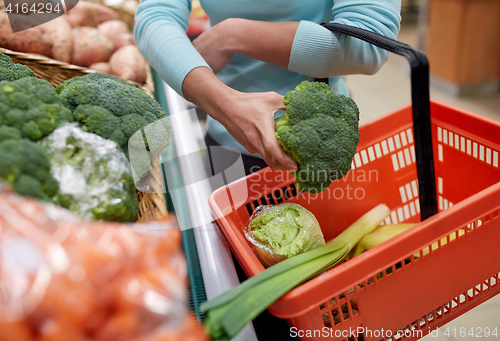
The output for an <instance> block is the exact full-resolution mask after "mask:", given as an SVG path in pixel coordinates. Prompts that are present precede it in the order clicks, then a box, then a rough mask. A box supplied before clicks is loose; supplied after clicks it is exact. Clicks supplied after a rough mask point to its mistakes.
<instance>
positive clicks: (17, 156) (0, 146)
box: [0, 139, 59, 201]
mask: <svg viewBox="0 0 500 341" xmlns="http://www.w3.org/2000/svg"><path fill="white" fill-rule="evenodd" d="M0 160H2V167H0V178H2V179H4V180H6V181H7V182H9V183H10V184H11V185H12V187H13V188H14V191H16V192H17V193H18V194H20V195H24V196H28V197H32V198H36V199H42V200H47V201H50V200H51V199H52V198H53V197H54V196H55V195H56V194H57V191H58V189H59V183H58V182H57V180H56V179H54V177H53V176H52V175H51V173H50V160H49V156H48V155H47V152H46V151H45V150H44V149H43V148H42V147H41V146H39V145H38V144H36V143H34V142H32V141H29V140H27V139H18V140H15V139H10V140H4V141H2V142H0Z"/></svg>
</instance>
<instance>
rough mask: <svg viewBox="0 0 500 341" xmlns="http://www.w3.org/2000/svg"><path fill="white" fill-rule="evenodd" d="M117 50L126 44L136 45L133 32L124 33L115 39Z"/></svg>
mask: <svg viewBox="0 0 500 341" xmlns="http://www.w3.org/2000/svg"><path fill="white" fill-rule="evenodd" d="M113 44H114V45H115V51H116V50H118V49H120V48H121V47H123V46H125V45H135V40H134V35H133V34H132V33H122V34H120V35H119V36H118V37H116V39H114V40H113Z"/></svg>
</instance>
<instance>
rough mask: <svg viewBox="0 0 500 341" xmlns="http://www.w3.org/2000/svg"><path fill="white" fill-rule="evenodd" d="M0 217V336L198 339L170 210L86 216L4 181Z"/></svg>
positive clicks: (30, 340)
mask: <svg viewBox="0 0 500 341" xmlns="http://www.w3.org/2000/svg"><path fill="white" fill-rule="evenodd" d="M0 186H1V185H0ZM0 226H2V229H1V231H0V249H1V250H2V257H1V258H0V269H1V270H2V272H1V274H2V275H1V276H0V287H1V288H2V295H0V306H1V307H2V309H1V311H0V326H1V328H0V340H12V341H14V340H15V341H47V340H52V341H55V340H64V341H69V340H71V341H86V340H96V341H98V340H102V341H111V340H113V341H115V340H116V341H118V340H122V341H139V340H141V341H147V340H151V341H153V340H154V341H171V340H192V341H197V340H199V341H202V340H203V341H204V340H208V337H207V335H206V334H205V332H204V331H203V328H202V327H201V326H200V325H199V324H198V323H197V322H196V319H195V317H194V316H192V314H191V313H190V312H189V311H188V306H187V297H188V295H187V271H186V261H185V258H184V255H183V254H182V251H181V246H180V240H181V232H180V230H179V228H178V226H177V224H176V222H175V220H173V219H172V218H171V216H170V218H167V220H161V221H155V222H151V223H147V224H134V225H122V224H118V223H109V222H93V223H91V222H88V221H84V220H81V219H79V218H78V217H76V216H74V215H72V214H71V213H70V212H69V211H66V210H64V209H62V208H58V207H56V206H53V205H43V204H41V203H40V202H38V201H36V200H32V199H27V198H22V197H20V196H17V195H14V194H12V193H9V192H8V191H6V190H5V188H4V189H3V190H0Z"/></svg>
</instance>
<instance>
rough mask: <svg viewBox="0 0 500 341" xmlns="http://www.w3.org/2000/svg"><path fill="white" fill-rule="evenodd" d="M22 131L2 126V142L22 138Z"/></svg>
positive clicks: (0, 127)
mask: <svg viewBox="0 0 500 341" xmlns="http://www.w3.org/2000/svg"><path fill="white" fill-rule="evenodd" d="M20 139H21V132H20V131H19V130H18V129H16V128H13V127H7V126H0V142H2V141H6V140H20Z"/></svg>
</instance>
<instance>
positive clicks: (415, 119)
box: [210, 24, 500, 341]
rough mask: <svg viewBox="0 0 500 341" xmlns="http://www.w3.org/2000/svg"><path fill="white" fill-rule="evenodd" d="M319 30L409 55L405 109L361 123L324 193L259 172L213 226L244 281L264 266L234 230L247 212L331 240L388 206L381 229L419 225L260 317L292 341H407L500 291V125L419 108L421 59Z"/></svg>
mask: <svg viewBox="0 0 500 341" xmlns="http://www.w3.org/2000/svg"><path fill="white" fill-rule="evenodd" d="M326 27H327V28H329V29H330V30H332V31H334V32H342V33H345V34H350V35H353V36H355V37H357V38H360V39H363V40H366V41H368V42H370V43H372V44H375V45H377V46H379V47H382V48H386V49H388V50H390V51H392V52H395V53H398V54H401V55H404V56H405V57H407V58H408V60H409V61H410V65H411V67H412V103H413V104H412V105H408V106H407V107H404V108H402V109H400V110H397V111H395V112H392V113H389V114H387V115H385V116H383V117H381V118H379V119H376V120H374V121H372V122H370V123H368V124H365V125H363V126H361V127H360V141H359V144H358V147H357V153H356V155H355V157H354V159H353V162H352V167H351V170H350V172H349V173H348V174H347V175H346V176H345V177H344V178H342V179H340V180H337V181H335V182H333V183H332V185H331V186H330V187H329V188H328V189H327V190H326V191H324V192H321V193H317V194H308V193H299V192H298V191H297V190H296V188H295V186H294V178H293V176H292V175H291V174H290V173H289V172H285V171H273V170H270V169H269V168H265V169H263V170H261V171H259V172H256V173H253V174H251V175H249V176H247V177H246V178H242V179H240V180H238V181H236V182H233V183H231V184H229V185H228V186H225V187H222V188H219V189H218V190H216V191H215V192H214V193H213V194H212V195H211V197H210V206H211V208H212V213H213V217H214V219H215V221H216V223H217V225H218V226H219V228H220V230H221V231H222V233H223V235H224V236H225V238H226V239H227V241H228V243H229V245H230V247H231V249H232V250H233V252H234V254H235V255H236V257H237V259H238V261H239V262H240V264H241V266H242V267H243V269H244V270H245V272H246V273H247V275H248V276H254V275H256V274H258V273H260V272H261V271H264V266H263V265H262V264H261V263H260V262H259V260H258V258H257V256H256V255H255V254H254V252H253V250H252V247H251V245H250V243H249V242H248V241H247V240H246V238H245V235H244V228H245V226H246V224H247V223H248V220H249V217H250V215H251V214H252V212H253V211H254V209H255V208H256V207H258V206H260V205H269V204H280V203H282V202H294V203H298V204H300V205H303V206H304V207H305V208H307V209H308V210H310V211H311V212H313V213H314V214H315V216H316V218H317V219H318V221H319V223H320V225H321V228H322V230H323V233H324V235H325V240H327V241H329V240H331V239H333V238H334V237H335V236H337V235H338V234H339V233H340V232H341V231H343V230H344V229H345V228H347V227H348V226H349V225H350V224H351V223H353V222H354V221H355V220H356V219H357V218H359V217H360V216H361V215H363V214H364V213H366V212H367V211H368V210H369V209H371V208H373V207H374V206H375V205H377V204H379V203H385V204H387V205H388V206H389V207H390V209H391V215H390V217H389V218H387V220H386V221H385V223H387V224H390V223H403V222H404V223H407V222H415V223H418V224H417V225H415V227H413V228H411V229H410V230H408V231H406V232H404V233H403V234H401V235H398V236H396V237H394V238H393V239H391V240H389V241H387V242H385V243H383V244H381V245H379V246H377V247H375V248H373V249H371V250H368V251H366V252H364V253H362V254H361V255H360V256H358V257H356V258H353V259H351V260H349V261H347V262H343V263H342V264H339V265H337V266H336V267H334V268H332V269H329V270H327V271H326V272H324V273H323V274H321V275H319V276H317V277H315V278H313V279H311V280H309V281H307V282H306V283H303V284H302V285H300V286H298V287H296V288H295V289H293V290H291V291H290V292H288V293H287V294H286V295H284V296H283V297H282V298H280V299H279V300H278V301H276V302H275V303H274V304H273V305H271V306H270V307H269V311H270V312H271V313H272V314H273V315H275V316H277V317H280V318H284V319H287V320H288V322H289V324H290V327H291V328H293V329H291V333H292V335H293V334H294V335H296V336H298V337H299V338H300V339H301V340H376V341H379V340H417V339H419V338H421V337H422V336H424V335H426V334H428V333H429V332H431V331H433V330H435V329H436V328H437V327H440V326H442V325H444V324H445V323H447V322H449V321H451V320H453V319H454V318H456V317H458V316H460V315H461V314H463V313H465V312H466V311H468V310H470V309H472V308H473V307H475V306H477V305H479V304H480V303H482V302H484V301H486V300H487V299H489V298H491V297H493V296H494V295H496V294H498V293H499V292H500V285H499V281H500V249H499V247H498V244H499V241H500V218H499V210H500V183H499V181H500V169H499V160H498V155H499V151H500V124H499V123H498V122H496V121H493V120H490V119H487V118H484V117H481V116H479V115H477V114H474V113H472V112H468V111H465V110H461V109H459V108H456V107H452V106H450V105H447V104H445V103H442V102H438V101H434V100H431V101H429V84H428V82H429V81H428V64H427V59H426V57H425V55H423V54H422V53H421V52H419V51H415V50H413V49H411V48H410V47H408V46H407V45H404V44H401V43H399V42H396V41H393V40H390V39H387V38H384V37H381V36H378V35H376V34H373V33H369V32H368V33H367V32H365V31H363V30H361V29H356V28H350V27H348V26H344V25H332V24H328V25H326ZM467 332H469V331H467ZM473 332H474V333H477V331H473ZM491 332H492V333H493V332H494V331H491ZM497 332H498V331H497ZM483 334H484V331H483ZM478 336H479V335H478Z"/></svg>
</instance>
